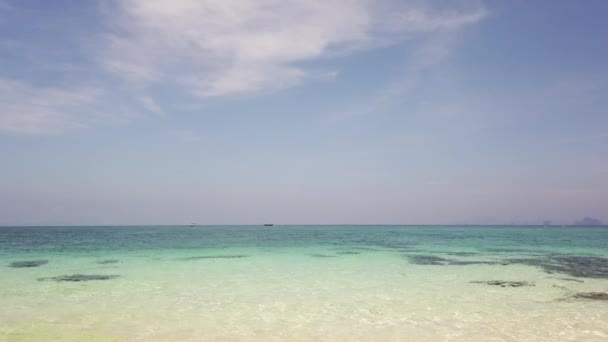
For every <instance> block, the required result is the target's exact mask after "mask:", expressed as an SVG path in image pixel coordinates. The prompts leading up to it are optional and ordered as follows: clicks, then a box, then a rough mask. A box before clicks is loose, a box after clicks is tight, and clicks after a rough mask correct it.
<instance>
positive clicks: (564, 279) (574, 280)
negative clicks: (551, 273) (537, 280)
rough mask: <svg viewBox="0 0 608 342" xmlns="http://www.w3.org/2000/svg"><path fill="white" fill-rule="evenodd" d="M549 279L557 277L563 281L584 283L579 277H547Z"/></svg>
mask: <svg viewBox="0 0 608 342" xmlns="http://www.w3.org/2000/svg"><path fill="white" fill-rule="evenodd" d="M548 278H551V279H558V280H563V281H573V282H577V283H584V282H585V281H584V280H580V279H574V278H564V277H548Z"/></svg>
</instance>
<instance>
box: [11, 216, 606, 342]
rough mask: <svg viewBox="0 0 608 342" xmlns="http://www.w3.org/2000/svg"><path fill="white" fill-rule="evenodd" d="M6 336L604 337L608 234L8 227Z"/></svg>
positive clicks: (508, 229) (493, 229) (582, 230)
mask: <svg viewBox="0 0 608 342" xmlns="http://www.w3.org/2000/svg"><path fill="white" fill-rule="evenodd" d="M0 341H485V342H488V341H608V228H606V227H515V226H396V225H395V226H374V225H369V226H363V225H357V226H355V225H353V226H349V225H341V226H323V225H318V226H296V225H292V226H288V225H275V226H273V227H264V226H261V225H260V226H194V227H189V226H124V227H121V226H112V227H91V226H86V227H74V226H70V227H0Z"/></svg>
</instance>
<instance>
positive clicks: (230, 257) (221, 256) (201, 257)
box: [178, 254, 249, 261]
mask: <svg viewBox="0 0 608 342" xmlns="http://www.w3.org/2000/svg"><path fill="white" fill-rule="evenodd" d="M247 257H249V255H241V254H234V255H201V256H192V257H187V258H179V259H178V260H182V261H190V260H204V259H241V258H247Z"/></svg>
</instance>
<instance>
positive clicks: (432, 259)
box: [407, 255, 498, 266]
mask: <svg viewBox="0 0 608 342" xmlns="http://www.w3.org/2000/svg"><path fill="white" fill-rule="evenodd" d="M407 258H408V259H409V261H410V263H412V264H415V265H439V266H467V265H496V264H498V263H497V262H495V261H477V260H453V259H445V258H441V257H438V256H434V255H408V256H407Z"/></svg>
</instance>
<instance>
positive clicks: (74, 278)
mask: <svg viewBox="0 0 608 342" xmlns="http://www.w3.org/2000/svg"><path fill="white" fill-rule="evenodd" d="M118 277H120V276H119V275H115V274H110V275H106V274H71V275H62V276H57V277H47V278H40V279H38V280H39V281H45V280H53V281H71V282H80V281H91V280H109V279H115V278H118Z"/></svg>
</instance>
